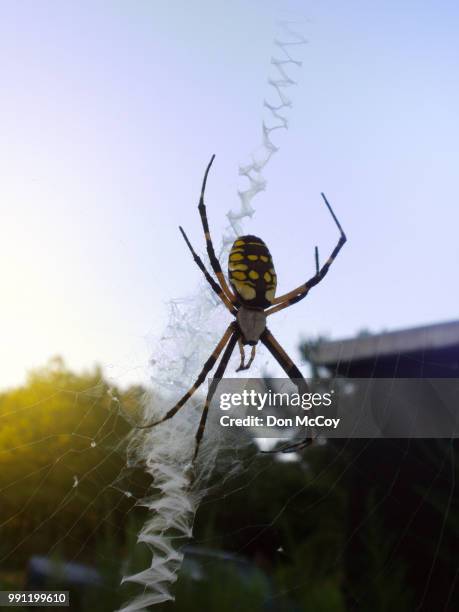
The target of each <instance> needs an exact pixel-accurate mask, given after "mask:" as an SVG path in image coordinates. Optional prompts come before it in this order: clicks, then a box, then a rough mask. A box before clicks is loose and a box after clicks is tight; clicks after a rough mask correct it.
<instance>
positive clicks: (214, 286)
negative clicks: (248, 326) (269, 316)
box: [179, 227, 237, 315]
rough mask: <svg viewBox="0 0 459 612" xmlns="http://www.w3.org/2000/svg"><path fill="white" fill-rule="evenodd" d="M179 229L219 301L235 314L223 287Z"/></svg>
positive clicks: (183, 232)
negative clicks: (212, 275)
mask: <svg viewBox="0 0 459 612" xmlns="http://www.w3.org/2000/svg"><path fill="white" fill-rule="evenodd" d="M179 229H180V231H181V232H182V236H183V238H184V239H185V242H186V244H187V246H188V248H189V249H190V251H191V254H192V255H193V259H194V261H195V262H196V264H197V265H198V268H199V269H200V270H201V272H202V273H203V274H204V276H205V277H206V280H207V282H208V283H209V285H210V286H211V287H212V289H213V290H214V291H215V293H216V294H217V295H218V297H219V298H220V299H221V301H222V302H223V303H224V304H225V306H226V307H227V308H228V310H229V311H230V312H231V314H233V315H236V314H237V310H236V309H235V308H234V306H233V305H232V303H231V302H230V300H229V299H228V298H227V297H226V295H225V294H224V293H223V289H222V288H221V287H220V285H219V284H218V283H217V282H216V281H215V280H214V279H213V278H212V277H211V275H210V274H209V272H208V271H207V269H206V267H205V265H204V264H203V262H202V259H201V258H200V257H199V255H198V254H197V253H196V251H195V250H194V249H193V247H192V246H191V242H190V241H189V240H188V236H187V235H186V234H185V231H184V229H183V228H182V227H179Z"/></svg>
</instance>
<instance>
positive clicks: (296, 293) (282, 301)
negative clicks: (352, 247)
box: [266, 193, 347, 315]
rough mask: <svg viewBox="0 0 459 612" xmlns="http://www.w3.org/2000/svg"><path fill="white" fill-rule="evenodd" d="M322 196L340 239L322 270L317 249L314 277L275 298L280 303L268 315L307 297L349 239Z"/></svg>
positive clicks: (274, 302)
mask: <svg viewBox="0 0 459 612" xmlns="http://www.w3.org/2000/svg"><path fill="white" fill-rule="evenodd" d="M321 196H322V198H323V199H324V202H325V204H326V206H327V208H328V210H329V211H330V214H331V216H332V217H333V220H334V221H335V223H336V225H337V226H338V229H339V231H340V234H341V235H340V238H339V240H338V244H337V245H336V246H335V248H334V249H333V251H332V253H331V255H330V257H329V258H328V259H327V261H326V262H325V263H324V265H323V266H322V267H321V268H320V270H319V269H318V251H317V250H316V268H317V271H316V273H315V275H314V276H313V277H312V278H310V279H309V280H308V281H306V282H305V283H304V284H303V285H300V286H299V287H296V289H293V290H292V291H289V292H288V293H285V294H284V295H280V296H279V297H277V298H276V299H275V300H273V304H278V306H275V307H274V308H270V309H269V310H267V311H266V314H267V315H272V314H274V313H275V312H278V311H279V310H282V309H284V308H287V307H288V306H291V305H292V304H295V303H296V302H299V301H300V300H302V299H303V298H305V297H306V295H307V294H308V293H309V290H310V289H312V287H314V286H315V285H317V284H318V283H320V281H321V280H322V279H323V278H324V276H325V275H326V274H327V272H328V270H329V268H330V266H331V265H332V263H333V261H334V260H335V258H336V256H337V255H338V253H339V252H340V251H341V249H342V247H343V246H344V244H345V242H346V240H347V238H346V234H345V233H344V232H343V228H342V227H341V225H340V222H339V221H338V219H337V218H336V215H335V213H334V212H333V209H332V207H331V206H330V204H329V202H328V200H327V198H326V197H325V195H324V194H323V193H322V194H321Z"/></svg>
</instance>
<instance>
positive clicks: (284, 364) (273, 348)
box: [260, 328, 313, 454]
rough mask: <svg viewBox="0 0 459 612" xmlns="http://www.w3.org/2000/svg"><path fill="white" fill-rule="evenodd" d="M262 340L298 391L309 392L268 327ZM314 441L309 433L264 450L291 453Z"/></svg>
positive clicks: (296, 369)
mask: <svg viewBox="0 0 459 612" xmlns="http://www.w3.org/2000/svg"><path fill="white" fill-rule="evenodd" d="M260 340H261V341H262V342H263V344H264V345H265V346H266V348H267V349H268V351H269V352H270V353H271V355H272V356H273V357H274V359H275V360H276V361H277V363H278V364H279V365H280V366H281V368H282V369H283V370H284V372H285V373H286V374H287V376H288V377H289V378H290V379H291V380H292V381H293V382H294V383H295V385H296V387H297V388H298V392H299V393H300V394H303V393H307V391H308V389H309V387H308V383H307V382H306V380H305V378H304V376H303V374H302V373H301V372H300V370H299V369H298V368H297V366H296V365H295V364H294V363H293V361H292V360H291V359H290V357H289V356H288V354H287V353H286V352H285V350H284V349H283V348H282V346H281V345H280V344H279V342H277V340H276V339H275V338H274V336H273V335H272V333H271V332H270V331H269V329H268V328H266V329H265V331H264V332H263V333H262V335H261V337H260ZM312 441H313V438H312V436H311V435H307V436H306V438H305V439H304V440H302V441H300V442H296V443H294V444H289V445H288V446H284V447H283V448H280V449H277V450H274V451H263V452H264V453H268V454H269V453H277V452H279V451H280V452H283V453H290V452H293V451H295V450H300V449H303V448H306V447H307V446H310V445H311V444H312Z"/></svg>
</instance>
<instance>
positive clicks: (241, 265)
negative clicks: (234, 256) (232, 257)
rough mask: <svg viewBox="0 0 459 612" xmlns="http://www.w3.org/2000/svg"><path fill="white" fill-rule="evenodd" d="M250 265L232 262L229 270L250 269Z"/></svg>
mask: <svg viewBox="0 0 459 612" xmlns="http://www.w3.org/2000/svg"><path fill="white" fill-rule="evenodd" d="M248 268H249V266H247V265H246V264H241V263H240V264H232V263H230V264H229V265H228V270H229V271H230V272H232V271H233V270H248Z"/></svg>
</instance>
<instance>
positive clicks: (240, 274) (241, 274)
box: [231, 272, 247, 280]
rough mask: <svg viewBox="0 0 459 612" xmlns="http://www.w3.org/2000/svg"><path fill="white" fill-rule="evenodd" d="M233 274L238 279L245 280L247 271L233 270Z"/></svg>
mask: <svg viewBox="0 0 459 612" xmlns="http://www.w3.org/2000/svg"><path fill="white" fill-rule="evenodd" d="M231 276H232V277H233V278H236V279H237V280H245V279H246V278H247V275H246V273H245V272H233V273H232V275H231Z"/></svg>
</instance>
